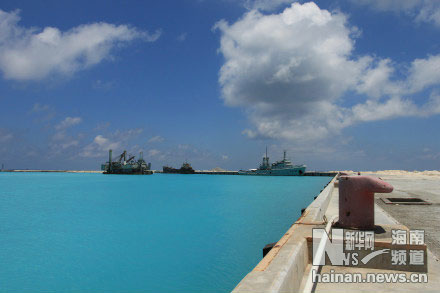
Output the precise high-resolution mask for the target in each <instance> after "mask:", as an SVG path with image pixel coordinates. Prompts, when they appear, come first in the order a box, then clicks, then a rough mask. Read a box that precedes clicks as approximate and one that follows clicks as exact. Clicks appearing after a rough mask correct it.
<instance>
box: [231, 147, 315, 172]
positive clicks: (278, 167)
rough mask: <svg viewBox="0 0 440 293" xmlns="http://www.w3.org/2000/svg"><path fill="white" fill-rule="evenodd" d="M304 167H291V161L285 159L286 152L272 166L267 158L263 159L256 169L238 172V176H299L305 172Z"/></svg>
mask: <svg viewBox="0 0 440 293" xmlns="http://www.w3.org/2000/svg"><path fill="white" fill-rule="evenodd" d="M306 167H307V166H306V165H293V164H292V162H291V161H289V160H288V159H287V158H286V151H284V157H283V159H282V160H281V161H277V162H275V163H273V164H272V165H270V164H269V157H268V156H267V148H266V155H265V156H264V157H263V162H262V163H261V164H260V166H259V168H258V169H250V170H240V171H238V175H261V176H301V175H304V173H305V172H306Z"/></svg>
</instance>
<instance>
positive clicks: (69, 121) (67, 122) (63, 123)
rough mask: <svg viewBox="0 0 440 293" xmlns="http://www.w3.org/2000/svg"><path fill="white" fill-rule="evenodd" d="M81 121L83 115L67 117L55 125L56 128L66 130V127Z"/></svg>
mask: <svg viewBox="0 0 440 293" xmlns="http://www.w3.org/2000/svg"><path fill="white" fill-rule="evenodd" d="M81 121H82V118H81V117H66V118H65V119H64V120H63V121H61V122H60V124H58V125H57V126H55V129H57V130H64V129H66V128H69V127H72V126H74V125H77V124H79V123H81Z"/></svg>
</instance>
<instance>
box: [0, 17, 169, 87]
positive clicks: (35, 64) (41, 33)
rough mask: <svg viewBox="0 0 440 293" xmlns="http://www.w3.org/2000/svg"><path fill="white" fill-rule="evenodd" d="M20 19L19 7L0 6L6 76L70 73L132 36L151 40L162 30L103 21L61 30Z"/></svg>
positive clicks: (0, 65) (0, 62)
mask: <svg viewBox="0 0 440 293" xmlns="http://www.w3.org/2000/svg"><path fill="white" fill-rule="evenodd" d="M19 21H20V16H19V12H18V11H13V12H5V11H2V10H0V70H1V71H2V72H3V76H4V78H6V79H14V80H41V79H43V78H45V77H47V76H49V75H51V74H63V75H70V74H73V73H75V72H77V71H79V70H82V69H85V68H88V67H90V66H92V65H95V64H97V63H99V62H101V61H102V60H104V59H106V58H108V57H109V56H110V52H111V50H112V49H113V48H115V47H116V46H118V45H122V44H126V43H128V42H130V41H133V40H134V39H143V40H146V41H149V42H154V41H156V40H157V39H158V38H159V36H160V34H161V32H160V31H156V32H155V33H154V34H149V33H148V32H144V31H140V30H138V29H136V28H133V27H130V26H127V25H113V24H109V23H105V22H99V23H91V24H86V25H80V26H77V27H74V28H72V29H70V30H67V31H60V30H59V29H58V28H55V27H45V28H43V29H38V28H25V27H22V26H20V25H19V24H18V23H19Z"/></svg>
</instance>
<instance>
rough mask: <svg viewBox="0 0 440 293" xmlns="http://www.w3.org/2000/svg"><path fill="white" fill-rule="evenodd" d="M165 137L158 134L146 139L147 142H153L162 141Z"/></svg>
mask: <svg viewBox="0 0 440 293" xmlns="http://www.w3.org/2000/svg"><path fill="white" fill-rule="evenodd" d="M164 140H165V139H164V138H163V137H162V136H160V135H156V136H153V137H152V138H150V139H149V140H148V142H149V143H154V142H163V141H164Z"/></svg>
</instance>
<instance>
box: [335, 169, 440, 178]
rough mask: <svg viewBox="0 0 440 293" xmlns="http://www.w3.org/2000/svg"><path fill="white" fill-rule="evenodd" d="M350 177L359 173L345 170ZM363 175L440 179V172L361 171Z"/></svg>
mask: <svg viewBox="0 0 440 293" xmlns="http://www.w3.org/2000/svg"><path fill="white" fill-rule="evenodd" d="M339 172H345V173H347V174H349V175H353V174H357V173H358V171H352V170H345V171H339ZM360 173H361V175H382V176H402V177H406V176H408V177H412V178H414V177H438V178H439V179H440V171H437V170H432V171H429V170H426V171H405V170H382V171H360Z"/></svg>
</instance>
